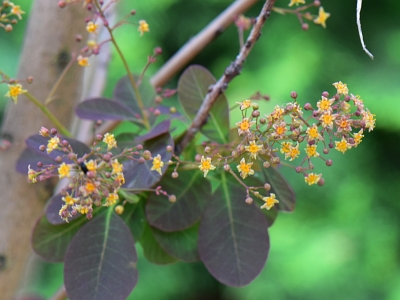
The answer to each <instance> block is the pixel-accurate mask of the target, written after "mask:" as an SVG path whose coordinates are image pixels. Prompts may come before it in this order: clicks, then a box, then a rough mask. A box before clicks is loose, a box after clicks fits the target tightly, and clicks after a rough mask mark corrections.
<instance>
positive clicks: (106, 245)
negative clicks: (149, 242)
mask: <svg viewBox="0 0 400 300" xmlns="http://www.w3.org/2000/svg"><path fill="white" fill-rule="evenodd" d="M136 264H137V254H136V249H135V242H134V240H133V237H132V234H131V232H130V230H129V228H128V227H127V226H126V224H125V223H124V222H123V221H122V220H121V218H120V217H119V216H117V215H116V214H115V213H114V212H113V210H112V209H108V210H107V211H106V213H104V214H101V215H98V216H96V217H95V218H94V219H93V220H91V221H89V222H88V223H87V224H86V225H85V226H84V227H82V228H81V229H80V230H79V231H78V233H77V234H76V235H75V237H74V238H73V239H72V241H71V243H70V245H69V247H68V250H67V253H66V255H65V265H64V284H65V289H66V291H67V295H68V297H69V299H71V300H80V299H91V300H109V299H113V300H119V299H121V300H123V299H126V298H127V297H128V295H129V294H130V293H131V291H132V289H133V288H134V287H135V285H136V283H137V280H138V273H137V270H136Z"/></svg>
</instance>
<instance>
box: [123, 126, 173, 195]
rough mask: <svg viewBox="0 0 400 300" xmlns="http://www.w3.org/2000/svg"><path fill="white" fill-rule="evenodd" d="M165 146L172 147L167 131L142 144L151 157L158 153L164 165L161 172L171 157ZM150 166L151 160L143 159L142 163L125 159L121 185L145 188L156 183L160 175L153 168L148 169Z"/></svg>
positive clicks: (163, 171)
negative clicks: (122, 183)
mask: <svg viewBox="0 0 400 300" xmlns="http://www.w3.org/2000/svg"><path fill="white" fill-rule="evenodd" d="M167 146H172V148H174V141H173V140H172V138H171V135H170V134H169V133H164V134H161V135H159V136H157V137H155V138H153V139H151V140H148V141H146V142H145V143H144V145H143V148H144V149H146V150H149V151H150V152H151V154H152V156H153V157H156V156H157V155H158V154H160V156H161V160H162V161H163V162H164V167H163V168H162V169H161V173H162V174H164V173H165V171H166V170H167V168H168V164H167V162H168V161H169V160H170V159H171V157H172V153H171V152H168V151H167V149H166V147H167ZM152 166H153V160H148V161H145V163H143V164H140V163H138V162H136V161H132V160H129V161H126V162H125V163H124V176H125V184H124V186H123V187H124V188H128V189H145V188H149V187H151V186H153V185H154V184H156V183H157V182H158V181H160V178H161V175H160V174H159V173H158V172H157V171H155V170H153V171H152V170H150V169H151V168H152Z"/></svg>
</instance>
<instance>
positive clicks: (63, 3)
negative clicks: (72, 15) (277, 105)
mask: <svg viewBox="0 0 400 300" xmlns="http://www.w3.org/2000/svg"><path fill="white" fill-rule="evenodd" d="M66 6H67V2H65V1H64V0H60V1H58V7H59V8H64V7H66Z"/></svg>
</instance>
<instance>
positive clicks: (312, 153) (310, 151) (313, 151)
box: [305, 145, 319, 157]
mask: <svg viewBox="0 0 400 300" xmlns="http://www.w3.org/2000/svg"><path fill="white" fill-rule="evenodd" d="M305 150H306V153H307V156H308V157H318V156H319V153H318V152H317V145H307V148H306V149H305Z"/></svg>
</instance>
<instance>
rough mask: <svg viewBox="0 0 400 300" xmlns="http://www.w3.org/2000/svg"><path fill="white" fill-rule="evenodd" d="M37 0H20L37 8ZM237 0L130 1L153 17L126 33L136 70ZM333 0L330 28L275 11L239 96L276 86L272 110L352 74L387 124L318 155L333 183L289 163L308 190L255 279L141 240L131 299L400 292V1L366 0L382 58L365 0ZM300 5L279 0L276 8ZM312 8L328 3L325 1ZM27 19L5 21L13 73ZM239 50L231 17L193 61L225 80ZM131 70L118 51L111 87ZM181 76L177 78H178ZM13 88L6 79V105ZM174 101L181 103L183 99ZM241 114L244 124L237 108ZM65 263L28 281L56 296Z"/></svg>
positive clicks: (1, 59)
mask: <svg viewBox="0 0 400 300" xmlns="http://www.w3.org/2000/svg"><path fill="white" fill-rule="evenodd" d="M31 2H32V1H31V0H21V1H14V3H16V4H18V5H21V7H22V8H23V10H25V11H26V12H27V15H28V16H29V7H30V6H31V4H32V3H31ZM54 2H55V5H56V1H54ZM232 2H233V1H231V0H190V1H188V0H186V1H185V0H162V1H160V0H146V1H128V0H121V1H120V3H119V6H118V11H119V13H120V14H121V15H125V14H127V13H128V12H129V11H131V10H132V9H136V10H137V16H136V17H134V18H133V19H134V20H135V21H136V22H137V21H138V20H140V19H146V20H147V22H148V23H149V24H150V29H151V32H150V33H148V34H147V33H146V34H145V36H144V37H141V38H140V37H139V36H138V34H137V31H136V30H137V29H136V27H133V26H126V27H125V28H121V29H119V30H118V31H117V38H119V42H120V45H121V48H122V49H123V51H124V52H125V54H126V56H127V58H128V60H129V61H130V65H131V68H132V70H133V71H135V72H140V71H141V69H142V68H143V66H144V64H145V62H146V59H147V55H149V54H151V53H152V51H153V49H154V47H156V46H160V47H162V48H163V50H164V51H163V54H162V56H161V57H160V58H159V59H158V61H157V63H156V64H154V65H152V66H151V67H150V69H149V73H148V74H149V75H151V74H154V72H155V71H156V70H157V68H159V67H160V66H161V65H162V64H163V62H165V61H166V60H167V59H168V58H169V57H170V56H172V55H173V54H174V53H175V52H176V51H177V50H178V49H179V48H180V47H181V46H182V45H183V44H184V43H185V42H186V41H187V40H189V39H190V38H191V37H192V36H194V35H195V34H196V33H197V32H199V31H200V30H201V29H202V28H203V27H204V26H205V25H206V24H208V23H209V22H210V21H211V20H213V18H215V17H216V16H217V15H218V14H219V13H220V12H221V11H222V10H224V9H225V8H226V7H227V6H228V5H229V4H231V3H232ZM306 2H307V3H309V2H310V0H307V1H306ZM321 2H322V5H323V6H324V8H325V11H327V12H330V13H331V17H330V18H329V19H328V21H327V28H326V29H323V28H322V27H321V26H317V25H314V24H312V23H310V29H309V30H308V31H303V30H301V26H300V24H299V21H298V19H297V18H296V17H295V16H294V15H285V16H282V15H279V14H276V13H273V14H272V16H271V18H270V19H269V20H268V21H267V23H266V25H265V27H264V29H263V35H262V37H261V38H260V40H259V42H258V43H257V44H256V46H255V48H254V50H253V52H252V53H251V55H250V56H249V58H248V60H247V62H246V64H245V68H244V69H243V72H242V74H241V75H240V76H239V77H237V78H236V79H234V81H233V82H232V83H231V84H230V86H229V88H228V90H227V92H226V94H227V97H228V99H229V101H230V102H231V103H232V104H233V103H235V102H236V101H242V100H243V99H245V98H248V97H249V96H250V95H252V94H254V93H255V92H256V91H260V92H262V93H263V94H268V95H270V97H271V100H270V101H268V102H267V101H265V102H264V103H262V104H261V105H260V106H261V111H263V112H264V113H268V112H270V111H271V109H272V108H273V107H274V106H275V105H277V104H283V103H286V102H289V101H290V100H291V99H290V96H289V95H290V92H291V91H292V90H294V91H297V93H298V94H299V98H298V101H299V102H300V103H303V104H304V103H306V102H310V103H316V101H318V100H319V97H320V94H321V92H322V91H328V92H330V93H332V94H333V93H334V92H335V89H334V87H333V86H332V83H333V82H336V81H339V80H341V81H343V82H345V83H347V84H348V87H349V89H350V92H351V93H353V94H358V95H360V96H361V97H362V99H364V101H365V104H366V106H367V107H368V108H369V109H370V111H371V112H372V113H374V114H376V119H377V127H376V129H375V130H374V131H373V132H371V133H367V134H365V138H364V140H363V142H362V144H361V145H360V146H359V147H357V148H356V149H352V150H350V151H348V152H347V153H346V154H345V155H343V154H342V153H339V152H337V151H331V153H330V154H329V158H331V159H332V160H333V162H334V164H333V166H332V167H330V168H328V167H325V166H324V164H317V171H319V172H322V173H323V175H324V178H325V180H326V183H325V185H324V186H323V187H318V186H311V187H309V186H307V185H305V183H304V180H303V177H302V176H300V175H298V174H296V173H295V172H293V171H291V170H285V169H283V170H282V171H283V172H284V173H285V175H286V177H287V179H288V181H289V182H290V183H291V185H292V186H293V188H294V190H295V192H296V194H297V206H296V210H295V212H293V213H291V214H283V213H281V214H280V215H279V216H278V219H277V221H276V223H275V224H274V225H273V226H272V227H271V229H270V236H271V250H270V254H269V259H268V261H267V263H266V266H265V268H264V270H263V272H262V273H261V274H260V276H259V277H258V278H257V279H256V280H255V281H254V282H252V283H251V284H250V285H248V286H246V287H244V288H230V287H225V286H222V285H221V284H219V283H218V282H217V281H215V280H214V279H213V278H212V277H211V276H210V275H209V274H208V272H207V270H206V269H205V268H204V266H202V265H201V264H200V263H195V264H183V263H177V264H174V265H170V266H156V265H153V264H150V263H148V262H147V261H146V260H145V259H144V258H143V257H142V256H143V255H142V253H141V249H140V246H139V247H138V248H139V254H140V258H139V264H138V270H139V283H138V285H137V286H136V288H135V290H134V291H133V293H132V295H131V298H130V299H393V300H395V299H400V199H399V198H400V197H399V194H400V188H399V186H400V184H399V183H400V182H399V180H400V159H399V154H400V142H399V141H400V96H399V95H400V19H399V12H400V2H399V1H381V2H379V3H378V2H376V1H372V0H364V3H363V10H362V14H361V21H362V25H363V33H364V38H365V42H366V45H367V47H368V49H369V50H370V51H371V52H372V53H373V54H374V56H375V59H374V60H371V59H370V58H369V57H368V56H367V55H366V54H365V53H364V52H363V50H362V48H361V44H360V41H359V37H358V32H357V26H356V1H347V0H340V1H328V0H322V1H321ZM288 3H289V0H277V2H276V6H278V7H287V5H288ZM262 5H263V1H259V2H258V3H257V4H256V5H255V6H254V7H253V8H252V9H251V10H249V11H248V12H247V13H246V15H247V16H249V17H254V16H256V15H257V13H258V11H259V10H260V8H261V6H262ZM311 11H312V12H313V13H315V14H316V13H317V9H316V8H313V9H312V10H311ZM25 26H26V18H25V19H24V20H23V21H22V22H20V24H19V25H17V26H15V29H14V31H13V33H12V34H7V33H5V32H4V31H3V30H0V69H1V70H2V71H4V72H5V73H7V74H9V75H10V76H12V77H14V76H16V72H17V68H18V62H19V54H20V52H21V48H22V43H23V38H24V31H25ZM82 30H84V23H83V22H82ZM238 48H239V44H238V36H237V30H236V28H235V27H230V28H228V29H227V30H226V32H224V33H223V34H222V35H221V36H220V37H219V38H218V39H216V40H215V41H214V42H213V43H212V44H210V45H208V46H207V47H206V48H205V50H204V51H203V52H202V53H201V54H200V55H198V56H197V57H196V58H195V59H194V60H193V62H192V63H197V64H202V65H204V66H206V67H207V68H209V69H210V70H211V71H212V73H213V74H214V75H215V76H216V77H217V78H218V77H219V76H221V74H222V73H223V71H224V69H225V68H226V67H227V66H228V65H229V63H230V62H231V61H232V60H233V59H234V58H235V57H236V55H237V52H238ZM33 75H35V74H33ZM122 75H123V68H122V64H121V62H120V61H119V59H118V57H116V56H115V55H113V57H112V59H111V63H110V70H109V75H108V81H107V87H106V91H105V94H106V95H108V96H110V95H111V93H112V88H113V85H114V84H115V82H116V81H117V80H118V79H119V77H121V76H122ZM176 83H177V80H176V79H175V80H172V81H171V82H170V83H169V84H168V87H169V88H174V87H176ZM6 92H7V90H6V86H5V85H0V109H1V110H4V107H5V106H6V103H7V101H8V99H6V98H5V97H4V96H3V95H4V94H5V93H6ZM168 101H169V102H168ZM166 103H168V104H172V105H176V99H174V98H173V99H170V100H166ZM237 118H238V119H239V115H238V116H237ZM231 122H232V124H233V123H234V122H237V120H235V116H233V118H232V120H231ZM62 270H63V266H62V265H61V264H46V263H41V264H38V265H37V267H36V269H35V278H34V279H33V280H32V281H31V283H30V284H29V285H28V286H26V288H25V289H26V291H27V292H32V293H37V294H38V295H42V296H44V297H49V296H50V295H52V294H53V293H54V292H55V291H56V290H57V289H58V288H59V286H60V285H61V283H62Z"/></svg>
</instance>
